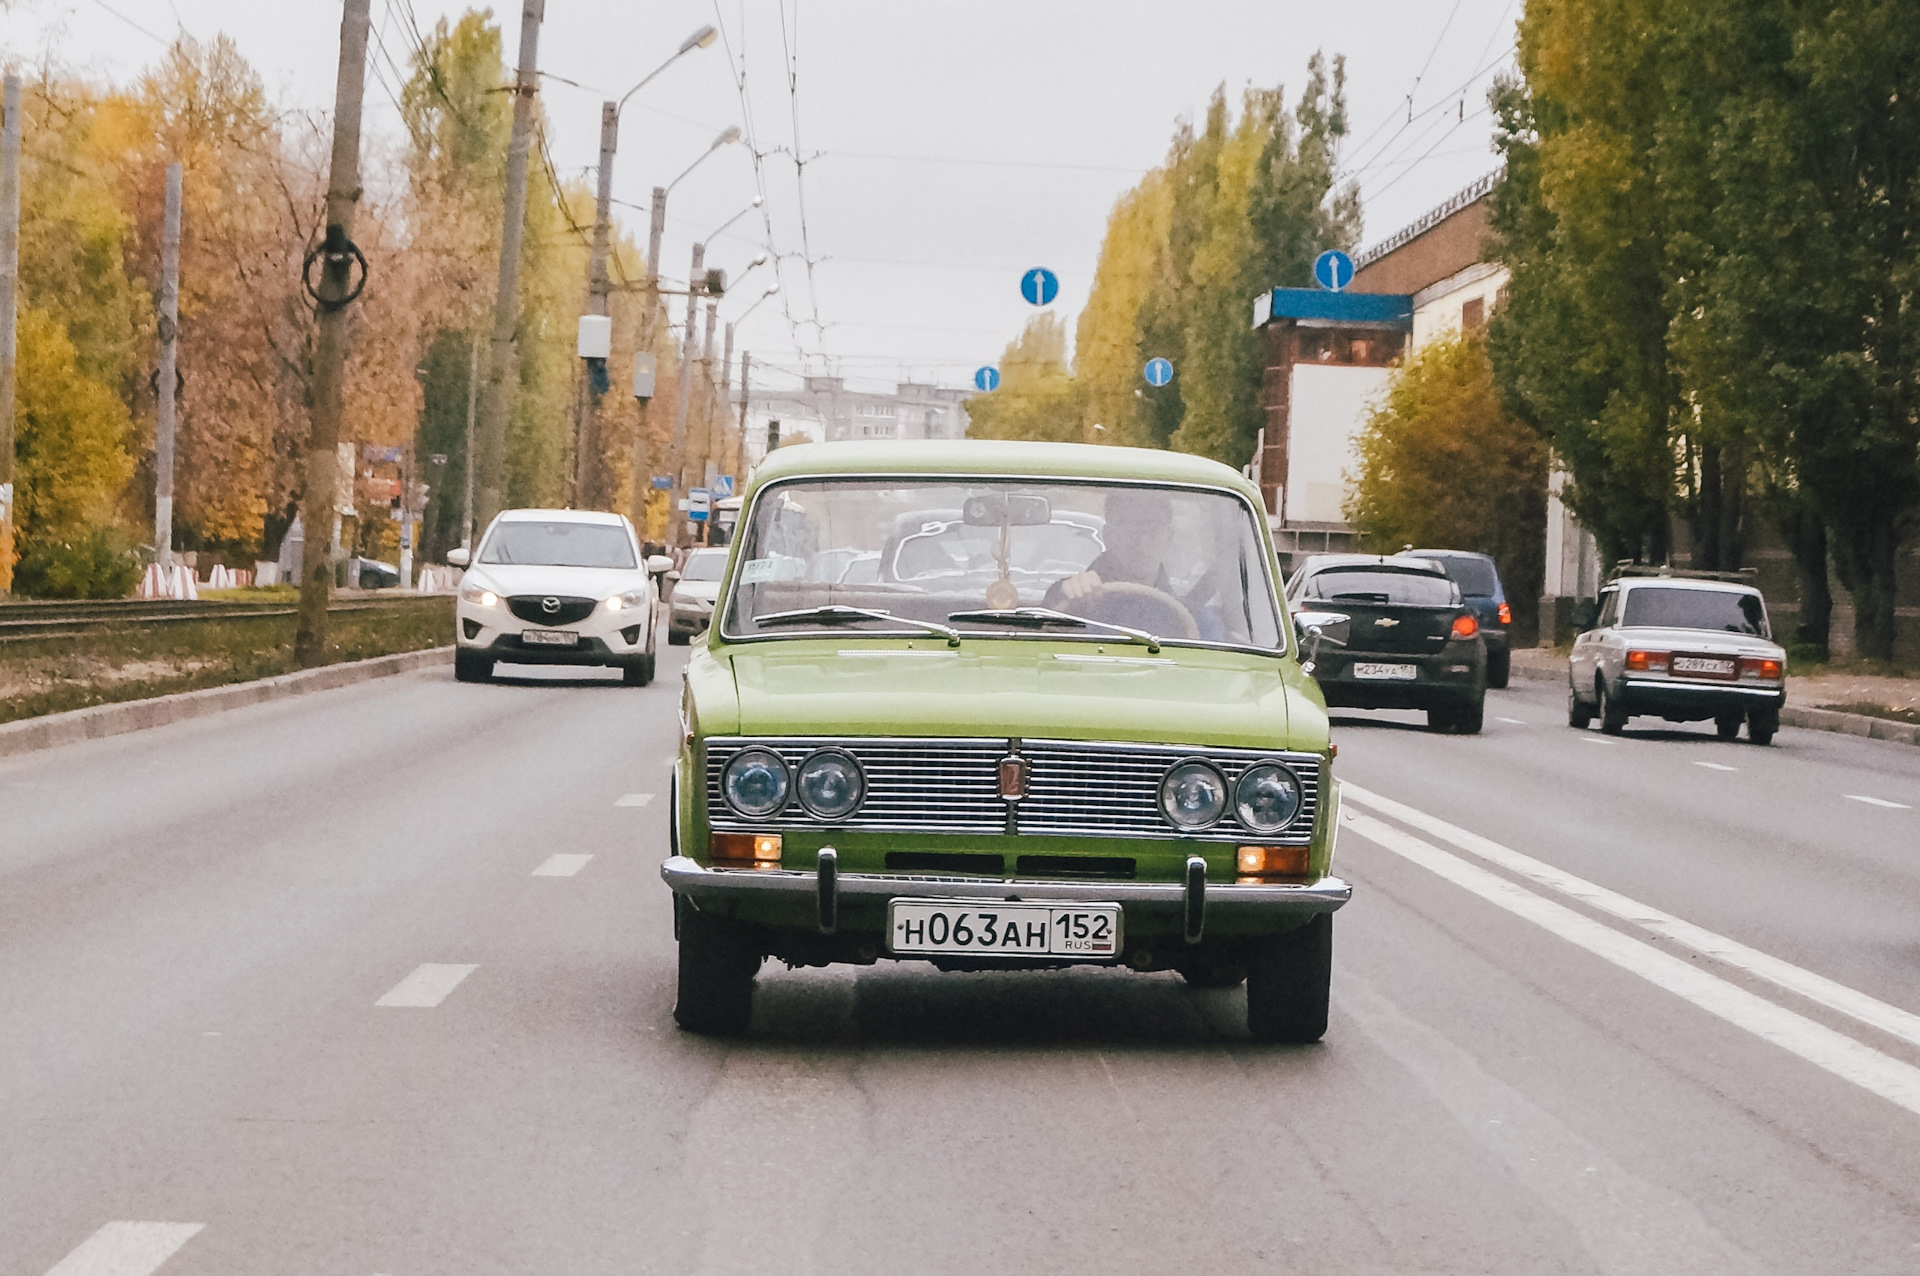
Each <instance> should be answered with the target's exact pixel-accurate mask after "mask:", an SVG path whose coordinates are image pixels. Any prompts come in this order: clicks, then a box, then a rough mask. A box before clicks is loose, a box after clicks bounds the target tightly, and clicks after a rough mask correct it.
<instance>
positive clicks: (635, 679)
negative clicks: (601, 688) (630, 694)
mask: <svg viewBox="0 0 1920 1276" xmlns="http://www.w3.org/2000/svg"><path fill="white" fill-rule="evenodd" d="M620 681H622V682H624V683H626V684H627V685H628V686H629V687H644V686H646V685H647V684H648V683H649V682H652V681H653V653H652V652H648V653H647V654H646V655H644V656H642V657H640V659H638V660H636V661H634V662H633V663H632V664H630V665H622V666H621V667H620Z"/></svg>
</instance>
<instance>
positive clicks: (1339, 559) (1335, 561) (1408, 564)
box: [1299, 554, 1447, 576]
mask: <svg viewBox="0 0 1920 1276" xmlns="http://www.w3.org/2000/svg"><path fill="white" fill-rule="evenodd" d="M1330 567H1385V568H1387V569H1389V570H1391V571H1402V572H1418V573H1420V574H1422V575H1431V576H1445V575H1446V574H1447V573H1446V571H1445V569H1443V568H1442V567H1441V566H1440V564H1438V563H1435V562H1431V561H1428V560H1426V559H1408V558H1406V557H1405V556H1403V555H1400V554H1314V555H1312V556H1311V557H1309V558H1308V559H1307V560H1306V561H1305V562H1303V563H1301V564H1300V567H1299V570H1300V571H1303V572H1319V571H1325V570H1326V569H1328V568H1330Z"/></svg>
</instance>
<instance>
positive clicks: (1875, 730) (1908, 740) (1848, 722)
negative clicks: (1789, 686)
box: [1513, 662, 1920, 745]
mask: <svg viewBox="0 0 1920 1276" xmlns="http://www.w3.org/2000/svg"><path fill="white" fill-rule="evenodd" d="M1513 676H1514V677H1516V678H1525V679H1527V680H1528V681H1529V682H1562V683H1564V682H1565V681H1566V680H1567V671H1566V670H1565V669H1536V668H1530V667H1528V666H1526V665H1523V664H1519V663H1517V662H1516V663H1515V664H1514V666H1513ZM1780 725H1781V726H1783V727H1800V728H1802V729H1804V730H1807V731H1835V732H1838V733H1840V734H1841V735H1858V736H1865V737H1866V738H1868V739H1869V740H1886V741H1888V742H1889V743H1892V744H1911V745H1920V724H1917V723H1912V722H1895V721H1894V720H1893V719H1891V718H1876V717H1873V716H1871V715H1869V714H1865V713H1841V712H1840V711H1839V710H1838V709H1815V708H1812V707H1811V706H1805V705H1793V704H1790V705H1788V706H1787V707H1786V708H1784V709H1782V710H1780Z"/></svg>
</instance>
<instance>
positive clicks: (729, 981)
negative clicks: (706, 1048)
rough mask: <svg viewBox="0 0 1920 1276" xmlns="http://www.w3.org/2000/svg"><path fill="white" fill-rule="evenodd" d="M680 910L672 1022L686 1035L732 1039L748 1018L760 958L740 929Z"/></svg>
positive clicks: (733, 923)
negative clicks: (693, 1034)
mask: <svg viewBox="0 0 1920 1276" xmlns="http://www.w3.org/2000/svg"><path fill="white" fill-rule="evenodd" d="M679 907H680V987H679V995H678V997H677V998H676V999H675V1001H674V1004H673V1018H674V1021H675V1022H676V1023H678V1024H679V1025H680V1026H681V1027H682V1028H685V1029H686V1030H687V1031H688V1032H698V1033H702V1034H704V1035H707V1036H715V1037H737V1036H739V1035H741V1034H742V1033H744V1032H746V1030H747V1025H748V1023H749V1022H751V1020H752V1018H753V977H754V976H755V975H757V974H759V973H760V953H759V951H758V949H756V948H755V947H754V945H753V942H752V940H751V939H750V938H749V937H748V934H747V931H746V930H745V928H744V927H742V926H741V925H740V923H738V922H736V921H733V920H731V919H730V918H726V917H715V916H713V915H712V914H711V913H703V912H700V911H699V910H698V909H695V908H691V907H687V906H684V905H682V906H679Z"/></svg>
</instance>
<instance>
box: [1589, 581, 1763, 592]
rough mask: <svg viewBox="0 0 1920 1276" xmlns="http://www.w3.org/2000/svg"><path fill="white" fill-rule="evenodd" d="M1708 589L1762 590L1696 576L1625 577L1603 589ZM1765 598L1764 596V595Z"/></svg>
mask: <svg viewBox="0 0 1920 1276" xmlns="http://www.w3.org/2000/svg"><path fill="white" fill-rule="evenodd" d="M1616 586H1618V587H1619V588H1622V589H1708V590H1712V591H1713V592H1715V593H1720V594H1755V595H1759V594H1760V590H1759V588H1758V587H1757V586H1754V585H1742V584H1740V583H1739V582H1738V581H1731V580H1702V579H1700V578H1699V577H1696V576H1623V577H1621V578H1619V579H1618V580H1610V581H1608V582H1606V583H1605V584H1604V585H1602V586H1601V588H1602V589H1612V588H1614V587H1616ZM1762 596H1763V597H1764V595H1762Z"/></svg>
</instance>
